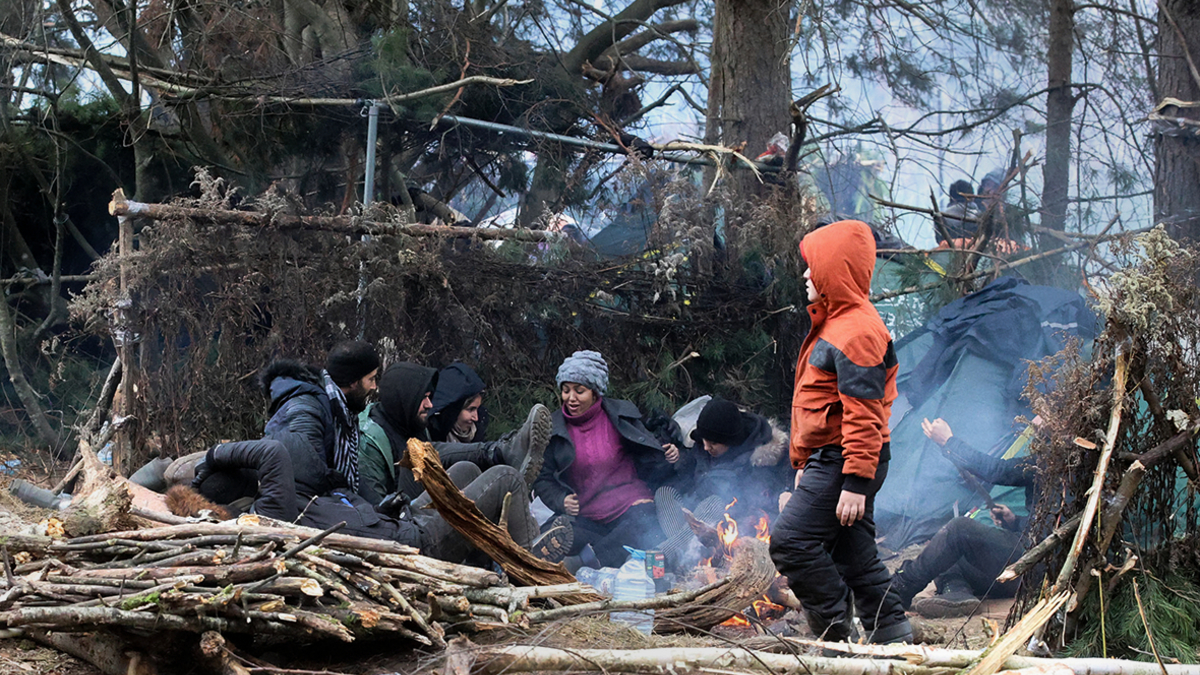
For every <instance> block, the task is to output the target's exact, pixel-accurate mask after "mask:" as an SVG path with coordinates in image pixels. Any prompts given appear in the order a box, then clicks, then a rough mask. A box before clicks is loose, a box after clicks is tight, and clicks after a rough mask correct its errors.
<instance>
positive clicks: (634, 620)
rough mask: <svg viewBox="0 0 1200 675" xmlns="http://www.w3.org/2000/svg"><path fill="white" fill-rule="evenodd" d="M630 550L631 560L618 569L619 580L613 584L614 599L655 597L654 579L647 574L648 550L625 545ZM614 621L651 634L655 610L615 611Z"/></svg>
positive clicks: (646, 598)
mask: <svg viewBox="0 0 1200 675" xmlns="http://www.w3.org/2000/svg"><path fill="white" fill-rule="evenodd" d="M625 550H626V551H629V560H627V561H625V564H624V565H621V569H620V570H618V571H617V580H616V583H615V584H614V586H613V599H614V600H618V601H620V600H648V599H650V598H653V597H654V580H653V579H651V578H650V575H648V574H646V552H645V551H639V550H637V549H635V548H629V547H628V546H626V547H625ZM612 620H613V621H620V622H621V623H623V624H625V625H627V626H630V627H632V628H633V629H634V630H638V631H641V632H642V633H644V634H646V635H649V634H650V631H651V630H653V629H654V610H652V609H643V610H638V611H636V612H614V613H613V614H612Z"/></svg>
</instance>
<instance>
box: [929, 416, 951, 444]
mask: <svg viewBox="0 0 1200 675" xmlns="http://www.w3.org/2000/svg"><path fill="white" fill-rule="evenodd" d="M921 431H924V432H925V435H926V436H928V437H929V440H931V441H933V442H934V443H937V444H938V445H945V444H946V441H948V440H950V438H951V437H953V436H954V432H953V431H951V430H950V425H949V424H947V423H946V420H944V419H942V418H940V417H939V418H937V419H936V420H934V421H932V422H930V421H929V419H928V418H926V419H923V420H921Z"/></svg>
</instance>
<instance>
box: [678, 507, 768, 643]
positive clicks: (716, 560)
mask: <svg viewBox="0 0 1200 675" xmlns="http://www.w3.org/2000/svg"><path fill="white" fill-rule="evenodd" d="M737 501H738V500H737V498H734V500H733V501H732V502H730V503H729V504H727V505H726V506H725V513H724V514H722V517H721V521H720V522H719V523H717V526H716V539H717V541H718V542H719V545H718V546H715V547H714V548H715V550H714V551H713V554H712V555H711V556H709V557H707V558H704V559H703V560H701V561H700V564H699V565H698V566H697V569H696V576H697V577H698V578H699V579H701V580H703V581H704V583H712V582H713V581H716V580H717V579H719V578H722V577H723V576H725V573H727V572H728V564H729V562H730V561H731V560H732V559H733V549H734V545H735V544H736V543H737V541H738V537H739V526H738V521H737V519H735V518H734V517H733V516H732V515H730V509H732V508H733V507H734V506H735V505H736V504H737ZM756 515H757V518H756V519H754V520H753V521H752V522H753V525H754V538H755V539H757V540H759V541H761V542H763V543H764V544H766V545H767V546H770V544H771V519H770V517H768V516H767V514H766V513H765V512H763V511H762V510H759V511H758V513H757V514H756ZM751 517H753V516H751ZM747 520H749V518H743V522H744V523H745V522H746V521H747ZM746 524H747V525H748V524H749V523H746ZM744 529H747V530H748V528H744ZM700 538H701V541H702V542H704V540H705V537H704V536H703V535H701V537H700ZM782 581H783V579H782V577H780V576H779V573H778V572H776V573H775V581H774V582H773V583H772V584H771V587H770V589H768V591H767V593H764V594H763V595H762V597H760V598H758V599H757V600H754V601H753V602H751V603H750V606H749V607H747V608H745V609H744V610H743V611H742V613H741V614H734V615H733V616H731V617H730V618H729V619H727V620H726V621H725V622H724V623H722V624H720V625H722V626H741V627H749V626H750V625H751V623H750V621H749V620H748V619H747V618H746V617H747V615H750V616H753V617H754V618H756V619H758V620H759V621H760V622H763V623H769V622H771V621H776V620H778V619H780V618H781V617H782V616H783V615H784V614H785V613H786V612H787V607H785V606H783V605H781V604H778V603H776V602H774V601H773V600H772V599H771V598H772V595H776V594H778V593H779V592H780V587H781V586H782V587H783V588H786V583H781V582H782Z"/></svg>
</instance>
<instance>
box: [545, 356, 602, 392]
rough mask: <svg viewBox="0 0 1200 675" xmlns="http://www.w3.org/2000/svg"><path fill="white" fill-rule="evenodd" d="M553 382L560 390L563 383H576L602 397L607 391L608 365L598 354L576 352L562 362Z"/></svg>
mask: <svg viewBox="0 0 1200 675" xmlns="http://www.w3.org/2000/svg"><path fill="white" fill-rule="evenodd" d="M554 381H555V383H556V384H557V385H558V387H559V388H560V389H561V388H562V384H563V382H576V383H579V384H582V385H583V386H585V387H587V388H588V389H591V390H592V391H594V392H596V393H597V394H600V395H601V396H603V395H604V394H605V392H607V391H608V363H606V362H605V361H604V357H603V356H601V355H600V352H593V351H588V350H582V351H578V352H575V353H574V354H572V355H570V356H568V357H567V358H566V359H565V360H564V361H563V362H562V365H561V366H559V367H558V377H556V378H555V379H554Z"/></svg>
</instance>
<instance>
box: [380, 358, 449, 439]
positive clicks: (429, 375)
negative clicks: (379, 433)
mask: <svg viewBox="0 0 1200 675" xmlns="http://www.w3.org/2000/svg"><path fill="white" fill-rule="evenodd" d="M436 386H437V371H436V370H434V369H433V368H426V367H425V366H421V365H417V364H415V363H397V364H395V365H393V366H389V367H388V369H387V370H385V371H384V372H383V376H382V377H380V378H379V406H378V408H380V409H381V412H382V413H383V416H384V417H385V418H386V419H387V421H388V422H389V423H391V425H392V426H393V427H394V428H395V430H396V431H397V432H399V433H401V434H403V435H405V436H406V437H412V436H418V435H420V431H421V430H422V429H424V428H425V421H426V420H425V419H422V418H421V415H420V412H421V403H422V401H424V400H425V395H426V394H429V393H432V392H433V390H434V388H435V387H436Z"/></svg>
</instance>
